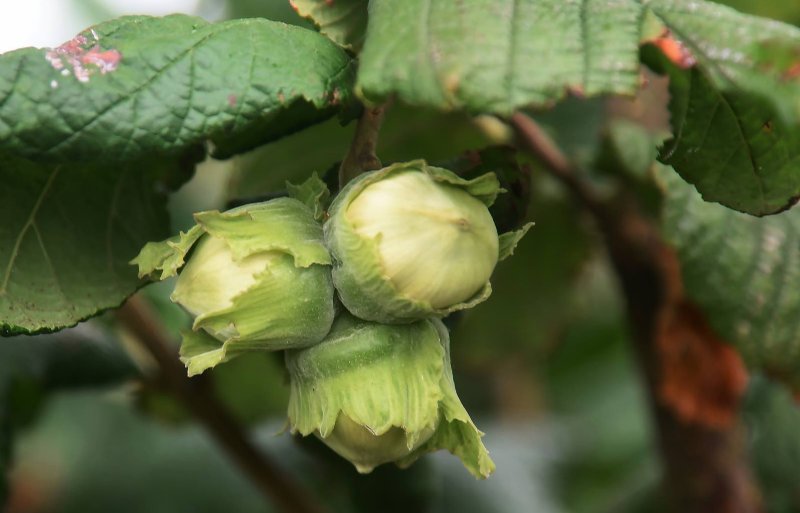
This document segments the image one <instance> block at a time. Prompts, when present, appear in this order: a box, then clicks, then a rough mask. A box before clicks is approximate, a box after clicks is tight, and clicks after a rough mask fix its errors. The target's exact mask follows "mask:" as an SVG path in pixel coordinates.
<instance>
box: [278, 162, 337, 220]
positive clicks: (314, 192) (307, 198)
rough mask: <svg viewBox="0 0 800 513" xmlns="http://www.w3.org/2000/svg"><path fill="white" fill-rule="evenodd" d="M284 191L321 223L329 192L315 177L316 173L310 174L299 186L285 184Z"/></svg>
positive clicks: (323, 183) (317, 177)
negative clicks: (312, 213)
mask: <svg viewBox="0 0 800 513" xmlns="http://www.w3.org/2000/svg"><path fill="white" fill-rule="evenodd" d="M286 190H287V192H288V193H289V196H290V197H292V198H294V199H296V200H298V201H300V202H301V203H303V204H304V205H305V206H307V207H308V208H310V209H311V211H312V212H314V219H316V220H317V221H321V220H322V218H323V217H324V216H325V207H326V206H327V202H328V199H329V198H330V196H331V192H330V191H329V190H328V186H327V185H325V182H323V181H322V180H320V178H319V176H317V173H314V174H312V175H311V177H310V178H309V179H308V180H306V181H305V182H303V183H301V184H300V185H294V184H292V183H290V182H286Z"/></svg>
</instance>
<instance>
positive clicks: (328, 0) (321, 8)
mask: <svg viewBox="0 0 800 513" xmlns="http://www.w3.org/2000/svg"><path fill="white" fill-rule="evenodd" d="M290 2H291V4H292V7H294V9H295V11H297V14H299V15H300V16H302V17H303V18H307V19H309V20H311V21H312V22H313V23H314V25H315V26H316V27H317V28H318V29H319V31H320V32H322V33H323V34H324V35H326V36H328V37H329V38H331V39H332V40H333V41H334V42H336V43H337V44H339V45H341V46H343V47H345V48H349V49H351V50H355V51H358V50H360V49H361V45H363V44H364V33H365V32H366V31H367V4H368V3H369V2H368V1H367V0H335V1H332V0H290Z"/></svg>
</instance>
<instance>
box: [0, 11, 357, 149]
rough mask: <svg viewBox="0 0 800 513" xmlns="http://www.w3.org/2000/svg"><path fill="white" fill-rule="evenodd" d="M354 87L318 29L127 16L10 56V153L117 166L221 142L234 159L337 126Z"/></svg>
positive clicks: (6, 113)
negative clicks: (324, 124) (309, 130)
mask: <svg viewBox="0 0 800 513" xmlns="http://www.w3.org/2000/svg"><path fill="white" fill-rule="evenodd" d="M352 79H353V68H352V61H351V59H350V58H349V57H348V56H347V54H346V53H345V52H344V51H343V50H342V49H341V48H339V47H338V46H336V45H335V44H333V43H332V42H331V41H329V40H328V39H327V38H325V37H323V36H321V35H319V34H317V33H315V32H313V31H310V30H307V29H302V28H299V27H294V26H290V25H286V24H283V23H278V22H273V21H269V20H265V19H247V20H232V21H226V22H221V23H208V22H206V21H204V20H202V19H200V18H195V17H191V16H185V15H172V16H166V17H163V18H155V17H148V16H126V17H122V18H118V19H116V20H112V21H109V22H106V23H102V24H100V25H97V26H95V27H93V28H90V29H88V30H86V31H84V32H82V33H81V34H79V35H77V36H76V37H75V38H74V39H72V40H70V41H68V42H66V43H64V44H63V45H61V46H59V47H58V48H53V49H47V48H45V49H36V48H25V49H21V50H16V51H13V52H10V53H7V54H4V55H2V56H0V151H2V152H5V153H9V154H12V155H20V156H24V157H27V158H35V159H44V160H49V161H59V160H61V161H63V160H80V161H106V162H110V161H113V162H117V161H128V160H134V159H138V158H141V157H143V156H145V155H151V154H153V153H160V154H167V155H172V154H176V153H178V152H180V151H182V150H183V149H185V148H186V147H189V146H194V145H197V144H198V143H202V142H205V141H210V142H211V143H212V144H213V154H214V156H216V157H219V158H225V157H229V156H231V155H233V154H235V153H238V152H242V151H245V150H249V149H251V148H253V147H255V146H258V145H260V144H263V143H265V142H267V141H270V140H273V139H276V138H278V137H281V136H283V135H285V134H287V133H291V132H293V131H296V130H298V129H300V128H303V127H305V126H308V125H310V124H313V123H316V122H319V121H322V120H323V119H326V118H328V117H331V116H333V115H334V114H335V113H337V112H338V111H339V110H340V107H341V106H342V105H343V104H345V103H347V102H348V99H349V96H350V93H349V91H350V90H351V82H352Z"/></svg>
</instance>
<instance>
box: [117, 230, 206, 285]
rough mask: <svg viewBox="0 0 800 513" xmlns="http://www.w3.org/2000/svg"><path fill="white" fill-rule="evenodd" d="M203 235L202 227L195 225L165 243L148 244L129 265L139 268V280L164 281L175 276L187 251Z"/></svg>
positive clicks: (184, 259)
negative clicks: (149, 278) (145, 278)
mask: <svg viewBox="0 0 800 513" xmlns="http://www.w3.org/2000/svg"><path fill="white" fill-rule="evenodd" d="M204 233H205V232H204V231H203V229H202V227H200V226H199V225H195V226H192V227H191V228H190V229H189V230H188V231H186V232H180V233H179V234H178V235H175V236H174V237H170V238H169V239H167V240H165V241H161V242H148V243H147V244H145V246H144V247H143V248H142V250H141V251H140V252H139V254H138V255H137V256H136V258H134V259H133V260H131V262H130V263H131V264H132V265H137V266H139V278H144V277H145V276H151V277H152V278H153V279H156V278H157V279H159V280H165V279H167V278H169V277H170V276H175V275H176V274H178V269H180V268H181V267H183V264H184V262H185V261H186V255H187V254H188V253H189V250H191V249H192V246H194V243H195V242H197V239H199V238H200V237H201V236H202V235H203V234H204ZM156 271H161V273H157V272H156Z"/></svg>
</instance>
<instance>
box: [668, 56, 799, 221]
mask: <svg viewBox="0 0 800 513" xmlns="http://www.w3.org/2000/svg"><path fill="white" fill-rule="evenodd" d="M673 71H675V72H677V70H673ZM670 90H671V92H672V98H673V99H672V102H671V105H670V109H671V110H672V114H673V116H672V118H673V125H674V127H673V129H674V131H675V137H674V139H672V140H671V141H670V142H668V143H667V145H666V146H665V147H664V149H663V150H662V153H661V156H660V160H661V161H662V162H664V163H665V164H669V165H671V166H673V167H674V168H675V170H676V171H677V172H678V173H680V175H681V176H682V177H683V178H684V179H685V180H686V181H688V182H689V183H691V184H693V185H694V186H695V187H697V190H698V191H699V192H700V193H701V194H702V195H703V198H704V199H705V200H706V201H714V202H718V203H721V204H723V205H725V206H727V207H729V208H733V209H736V210H739V211H741V212H746V213H748V214H752V215H757V216H763V215H768V214H774V213H777V212H781V211H783V210H786V209H787V208H789V207H791V206H792V205H794V204H795V202H796V201H797V197H798V196H799V195H800V173H798V172H797V162H798V159H800V126H787V125H786V123H784V122H783V121H782V120H781V119H780V118H779V117H777V116H776V113H775V112H774V111H773V110H772V109H771V108H770V107H769V105H767V104H766V103H765V102H764V101H762V100H758V99H755V98H752V97H748V96H746V95H744V94H741V93H723V92H720V91H717V90H715V89H714V88H713V87H712V86H711V84H710V83H709V80H708V78H707V77H706V76H704V74H703V73H702V72H700V71H697V70H693V71H692V72H691V73H688V74H685V75H684V74H683V73H681V74H680V75H676V74H673V75H672V81H671V86H670Z"/></svg>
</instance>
